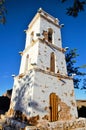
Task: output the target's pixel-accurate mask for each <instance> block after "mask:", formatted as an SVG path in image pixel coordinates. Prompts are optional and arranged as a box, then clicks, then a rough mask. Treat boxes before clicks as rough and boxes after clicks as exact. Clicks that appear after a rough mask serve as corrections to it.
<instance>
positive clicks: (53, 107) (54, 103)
mask: <svg viewBox="0 0 86 130" xmlns="http://www.w3.org/2000/svg"><path fill="white" fill-rule="evenodd" d="M57 120H58V98H57V95H56V94H55V93H51V94H50V121H51V122H52V121H57Z"/></svg>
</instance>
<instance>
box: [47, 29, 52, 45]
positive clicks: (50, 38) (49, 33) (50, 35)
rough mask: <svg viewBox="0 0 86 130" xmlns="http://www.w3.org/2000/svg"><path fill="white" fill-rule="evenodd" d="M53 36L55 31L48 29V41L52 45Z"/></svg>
mask: <svg viewBox="0 0 86 130" xmlns="http://www.w3.org/2000/svg"><path fill="white" fill-rule="evenodd" d="M52 34H53V30H52V29H51V28H49V29H48V41H49V42H50V43H52Z"/></svg>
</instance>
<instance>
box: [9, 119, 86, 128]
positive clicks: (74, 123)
mask: <svg viewBox="0 0 86 130" xmlns="http://www.w3.org/2000/svg"><path fill="white" fill-rule="evenodd" d="M7 123H8V124H9V125H10V126H13V127H15V129H16V130H86V118H79V119H75V120H68V121H56V122H48V121H47V120H41V121H38V123H37V125H36V126H31V125H23V127H22V128H21V126H22V122H20V123H19V121H17V120H12V119H8V121H7Z"/></svg>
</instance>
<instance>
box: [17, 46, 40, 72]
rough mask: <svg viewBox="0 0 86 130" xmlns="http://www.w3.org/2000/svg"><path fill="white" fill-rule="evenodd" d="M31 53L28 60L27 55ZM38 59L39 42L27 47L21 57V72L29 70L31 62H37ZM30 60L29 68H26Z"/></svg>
mask: <svg viewBox="0 0 86 130" xmlns="http://www.w3.org/2000/svg"><path fill="white" fill-rule="evenodd" d="M27 55H29V58H28V59H27V60H28V61H26V57H27ZM37 59H38V43H36V44H35V45H34V46H32V47H30V48H28V49H27V51H26V52H25V53H24V54H23V55H22V59H21V65H20V71H19V74H21V73H25V72H26V71H27V70H29V68H30V65H31V64H34V63H35V64H37ZM27 62H28V65H27V67H28V68H27V69H26V70H25V67H26V63H27Z"/></svg>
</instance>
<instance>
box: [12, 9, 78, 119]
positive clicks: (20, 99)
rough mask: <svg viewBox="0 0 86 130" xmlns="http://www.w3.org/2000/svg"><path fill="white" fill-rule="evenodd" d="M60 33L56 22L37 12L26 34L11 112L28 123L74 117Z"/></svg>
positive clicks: (43, 12)
mask: <svg viewBox="0 0 86 130" xmlns="http://www.w3.org/2000/svg"><path fill="white" fill-rule="evenodd" d="M60 29H61V26H60V25H59V20H58V19H57V18H54V17H53V16H51V15H49V14H48V13H46V12H45V11H44V10H42V9H41V8H40V9H39V10H38V12H37V14H36V15H35V17H34V18H33V20H32V21H31V23H30V24H29V26H28V29H27V30H26V45H25V49H24V51H23V52H20V53H21V56H22V59H21V66H20V72H19V75H18V76H16V77H15V81H14V86H13V93H12V99H11V105H10V109H11V110H13V111H20V112H21V113H22V114H23V115H25V116H26V118H27V119H29V118H31V117H36V116H39V119H47V120H50V121H56V120H68V119H73V118H76V117H77V108H76V101H75V96H74V86H73V79H72V78H71V77H68V75H67V69H66V61H65V54H64V52H65V49H63V48H62V39H61V33H60Z"/></svg>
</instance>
